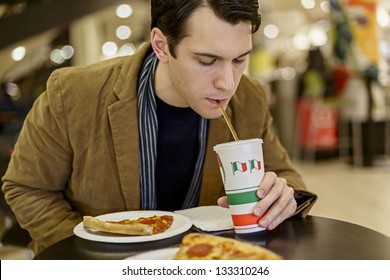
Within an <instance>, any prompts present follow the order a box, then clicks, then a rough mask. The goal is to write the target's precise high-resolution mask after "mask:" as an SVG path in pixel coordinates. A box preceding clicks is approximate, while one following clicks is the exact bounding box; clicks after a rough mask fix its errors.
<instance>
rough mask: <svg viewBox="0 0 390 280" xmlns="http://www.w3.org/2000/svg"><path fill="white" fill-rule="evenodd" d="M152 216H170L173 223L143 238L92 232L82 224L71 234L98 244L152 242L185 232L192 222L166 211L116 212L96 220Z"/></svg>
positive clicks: (118, 219)
mask: <svg viewBox="0 0 390 280" xmlns="http://www.w3.org/2000/svg"><path fill="white" fill-rule="evenodd" d="M154 215H159V216H161V215H172V216H173V223H172V225H171V226H170V228H168V229H167V230H166V231H165V232H162V233H157V234H153V235H143V236H128V235H118V234H110V233H105V232H99V231H94V230H91V229H86V228H84V226H83V222H81V223H79V224H78V225H77V226H76V227H75V228H74V229H73V232H74V234H75V235H77V236H78V237H81V238H84V239H88V240H92V241H98V242H111V243H135V242H145V241H154V240H160V239H165V238H169V237H172V236H175V235H178V234H180V233H183V232H185V231H187V230H188V229H189V228H190V227H191V226H192V222H191V220H190V219H189V218H187V217H185V216H183V215H180V214H177V213H173V212H166V211H152V210H146V211H125V212H117V213H111V214H105V215H100V216H97V217H96V218H98V219H100V220H102V221H121V220H125V219H138V218H140V217H151V216H154Z"/></svg>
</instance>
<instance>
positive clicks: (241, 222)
mask: <svg viewBox="0 0 390 280" xmlns="http://www.w3.org/2000/svg"><path fill="white" fill-rule="evenodd" d="M260 219H261V217H258V216H255V215H253V214H252V213H249V214H242V215H232V220H233V225H234V226H236V227H241V226H248V225H253V224H257V223H258V222H259V220H260Z"/></svg>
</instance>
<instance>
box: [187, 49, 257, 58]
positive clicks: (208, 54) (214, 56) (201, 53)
mask: <svg viewBox="0 0 390 280" xmlns="http://www.w3.org/2000/svg"><path fill="white" fill-rule="evenodd" d="M251 52H252V49H250V50H249V51H247V52H245V53H243V54H241V55H239V56H237V57H236V58H240V57H243V56H246V55H248V54H250V53H251ZM194 54H195V55H199V56H206V57H210V58H214V59H219V60H221V59H223V57H222V56H219V55H215V54H212V53H207V52H206V53H204V52H194Z"/></svg>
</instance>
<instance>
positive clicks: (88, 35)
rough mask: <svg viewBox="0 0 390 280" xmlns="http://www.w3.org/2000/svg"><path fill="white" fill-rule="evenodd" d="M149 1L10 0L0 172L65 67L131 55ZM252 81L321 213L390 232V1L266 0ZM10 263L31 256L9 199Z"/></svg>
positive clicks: (0, 3)
mask: <svg viewBox="0 0 390 280" xmlns="http://www.w3.org/2000/svg"><path fill="white" fill-rule="evenodd" d="M149 9H150V4H149V1H148V0H128V1H123V0H121V1H119V0H118V1H115V0H83V1H75V0H14V1H12V0H0V177H1V176H2V175H3V174H4V172H5V170H6V168H7V165H8V162H9V159H10V155H11V153H12V150H13V145H14V144H15V142H16V139H17V137H18V133H19V130H20V128H21V126H22V124H23V121H24V118H25V116H26V114H27V112H28V111H29V110H30V108H31V106H32V104H33V102H34V100H35V99H36V98H37V97H38V96H39V95H40V94H41V93H42V92H43V91H44V90H45V87H46V80H47V78H48V76H49V75H50V73H51V72H52V71H53V70H54V69H56V68H59V67H66V66H82V65H87V64H91V63H94V62H97V61H100V60H104V59H110V58H112V57H116V56H131V55H132V54H134V52H135V51H136V50H137V49H138V48H139V47H140V46H141V45H142V44H143V43H145V42H146V41H147V40H148V39H149V30H150V26H149V24H150V17H149V14H150V13H149V12H150V11H149ZM260 9H261V15H262V26H261V28H260V30H259V31H258V32H257V33H256V34H254V36H253V42H254V51H253V53H252V54H251V57H250V63H249V66H248V69H247V74H248V75H250V76H252V77H254V78H257V79H260V80H262V81H263V82H265V83H266V84H267V86H268V89H269V95H270V99H269V100H270V103H269V108H270V110H271V113H272V115H273V118H274V127H275V130H276V132H277V133H278V135H279V137H280V139H281V141H282V143H283V144H284V146H285V147H286V149H287V151H288V153H289V154H290V156H291V158H292V159H293V161H294V163H295V164H296V166H297V169H298V170H299V171H300V172H301V173H302V174H303V176H304V179H305V181H306V183H307V185H308V187H309V188H310V189H311V190H312V191H314V192H316V193H318V194H319V196H320V199H319V201H318V203H317V204H316V206H315V207H314V208H313V210H312V212H311V214H313V215H319V216H325V217H330V218H335V219H341V220H345V221H350V222H353V223H357V224H360V225H363V226H366V227H370V228H372V229H374V230H377V231H379V232H381V233H383V234H385V235H387V236H390V223H389V219H388V216H389V215H390V206H389V205H388V203H387V201H386V198H387V197H389V195H390V172H389V171H390V65H389V63H390V36H389V35H390V0H288V1H286V0H261V1H260ZM0 219H1V220H0V228H1V231H0V237H1V242H2V243H1V246H2V247H1V249H2V251H0V259H5V258H31V257H32V256H31V252H30V251H29V250H28V249H26V246H27V243H28V241H29V236H28V234H27V232H25V231H24V230H22V229H20V228H19V227H18V223H17V221H16V220H15V217H14V216H13V214H12V211H11V210H10V209H9V207H8V206H7V204H6V203H5V201H4V197H3V195H1V208H0Z"/></svg>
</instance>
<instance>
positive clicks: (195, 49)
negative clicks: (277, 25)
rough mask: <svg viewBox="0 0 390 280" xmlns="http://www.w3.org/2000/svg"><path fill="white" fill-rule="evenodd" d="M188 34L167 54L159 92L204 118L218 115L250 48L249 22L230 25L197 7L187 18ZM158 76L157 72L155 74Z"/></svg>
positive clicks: (230, 92)
mask: <svg viewBox="0 0 390 280" xmlns="http://www.w3.org/2000/svg"><path fill="white" fill-rule="evenodd" d="M187 30H188V36H187V37H184V39H183V40H182V41H181V42H180V44H179V45H178V46H177V47H176V58H173V57H172V56H171V55H170V54H169V60H168V62H167V63H166V64H165V65H163V66H162V67H163V68H164V69H165V72H166V73H164V74H163V75H160V77H164V78H163V79H160V80H164V81H163V84H164V85H163V86H162V89H164V90H163V91H162V92H161V93H162V96H160V95H159V92H158V91H157V94H158V95H159V96H160V97H162V98H163V100H164V101H166V102H167V103H169V104H171V105H173V106H177V107H191V108H192V109H193V110H194V111H196V112H197V113H198V114H199V115H201V116H202V117H204V118H209V119H213V118H218V117H220V116H221V112H220V110H219V107H218V103H217V101H219V102H220V103H221V104H222V105H223V106H224V107H226V106H227V104H228V102H229V101H230V99H231V98H232V96H233V95H234V93H235V91H236V89H237V86H238V83H239V81H240V79H241V77H242V74H243V72H244V70H245V68H246V66H247V64H248V56H249V52H250V51H251V50H252V34H251V24H250V23H239V24H237V25H231V24H229V23H226V22H224V21H222V20H220V19H219V18H217V17H216V16H215V15H214V14H213V13H212V11H210V10H209V9H206V8H201V9H199V10H198V11H196V12H195V13H194V14H193V15H192V16H191V18H190V19H189V22H188V29H187ZM157 77H158V75H157Z"/></svg>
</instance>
